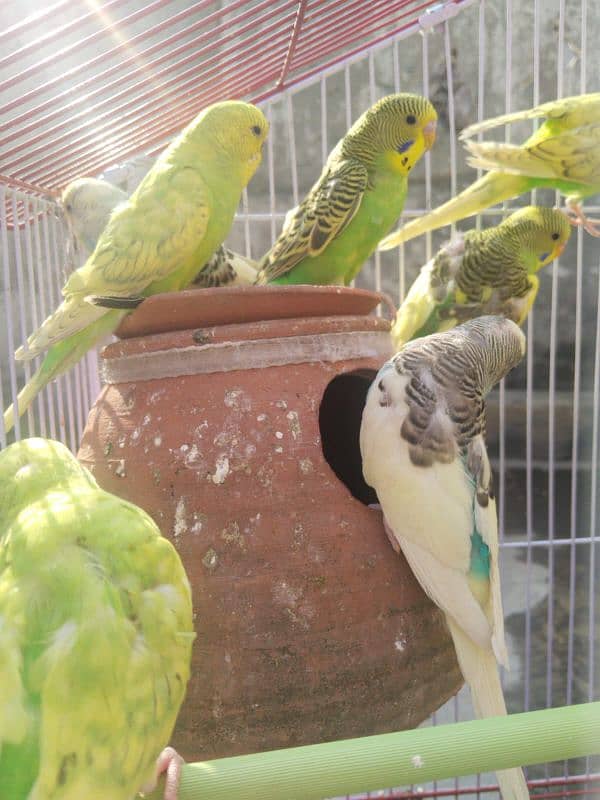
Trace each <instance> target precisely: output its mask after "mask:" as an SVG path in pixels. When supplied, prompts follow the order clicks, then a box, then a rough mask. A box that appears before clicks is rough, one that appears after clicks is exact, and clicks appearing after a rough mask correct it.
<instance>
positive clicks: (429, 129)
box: [423, 119, 437, 150]
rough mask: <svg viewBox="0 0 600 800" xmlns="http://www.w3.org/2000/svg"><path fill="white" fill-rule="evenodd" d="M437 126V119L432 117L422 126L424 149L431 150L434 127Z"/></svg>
mask: <svg viewBox="0 0 600 800" xmlns="http://www.w3.org/2000/svg"><path fill="white" fill-rule="evenodd" d="M436 127H437V120H435V119H432V120H431V122H428V123H427V125H425V127H424V128H423V138H424V139H425V149H426V150H431V148H432V147H433V143H434V142H435V129H436Z"/></svg>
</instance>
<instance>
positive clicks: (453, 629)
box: [360, 316, 529, 800]
mask: <svg viewBox="0 0 600 800" xmlns="http://www.w3.org/2000/svg"><path fill="white" fill-rule="evenodd" d="M524 353H525V336H524V335H523V333H522V331H521V330H520V329H519V328H518V327H517V325H515V323H514V322H512V321H511V320H508V319H506V318H504V317H490V316H486V317H479V318H478V319H474V320H469V321H468V322H465V323H464V324H462V325H459V326H457V327H456V328H454V329H453V330H451V331H446V332H444V333H437V334H433V335H431V336H426V337H424V338H421V339H415V340H414V341H412V342H409V343H408V344H406V345H405V346H404V347H403V348H402V350H400V352H399V353H397V354H396V356H394V358H392V359H391V360H390V361H388V362H387V363H386V364H384V366H383V367H382V368H381V370H380V371H379V373H378V374H377V377H376V378H375V381H374V382H373V384H372V386H371V387H370V389H369V392H368V395H367V401H366V405H365V408H364V411H363V416H362V424H361V430H360V449H361V454H362V460H363V473H364V477H365V480H366V482H367V483H368V484H369V485H370V486H372V487H373V489H375V492H376V493H377V497H378V499H379V502H380V503H381V508H382V510H383V515H384V520H385V525H386V531H387V533H388V536H389V537H390V541H391V542H392V544H393V546H394V548H395V549H396V550H402V553H403V554H404V556H405V557H406V560H407V561H408V563H409V565H410V567H411V569H412V571H413V572H414V574H415V576H416V578H417V580H418V581H419V583H420V584H421V586H422V587H423V589H424V590H425V592H426V593H427V594H428V595H429V597H430V598H431V599H432V600H433V602H434V603H436V605H438V606H439V607H440V608H441V609H442V611H443V612H444V614H445V617H446V622H447V624H448V627H449V629H450V633H451V635H452V640H453V642H454V646H455V648H456V655H457V657H458V663H459V666H460V668H461V671H462V674H463V676H464V678H465V681H466V682H467V683H468V684H469V686H470V688H471V694H472V698H473V705H474V708H475V712H476V714H477V716H478V717H488V716H498V715H503V714H506V706H505V703H504V697H503V694H502V687H501V684H500V677H499V674H498V668H497V662H499V663H500V664H503V665H507V661H508V656H507V652H506V648H505V644H504V621H503V613H502V601H501V594H500V574H499V569H498V522H497V518H496V504H495V501H494V494H493V486H492V472H491V467H490V462H489V458H488V454H487V451H486V446H485V441H484V429H485V418H484V414H485V407H484V397H485V396H486V394H487V393H488V392H489V391H490V389H491V388H492V387H493V386H494V385H495V384H496V383H497V382H498V381H499V380H500V379H501V378H503V377H504V376H505V375H506V373H507V372H509V371H510V370H511V369H512V368H513V367H514V366H516V365H517V364H518V363H519V361H521V359H522V357H523V355H524ZM498 779H499V783H500V788H501V790H502V796H503V798H504V800H524V798H528V797H529V794H528V792H527V786H526V783H525V779H524V777H523V773H522V771H521V770H520V769H511V770H503V771H501V772H498Z"/></svg>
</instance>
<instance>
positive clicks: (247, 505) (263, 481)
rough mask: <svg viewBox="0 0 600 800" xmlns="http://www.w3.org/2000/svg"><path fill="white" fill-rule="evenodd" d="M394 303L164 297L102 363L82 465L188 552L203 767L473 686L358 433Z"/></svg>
mask: <svg viewBox="0 0 600 800" xmlns="http://www.w3.org/2000/svg"><path fill="white" fill-rule="evenodd" d="M380 300H381V296H380V295H377V294H374V293H371V292H365V291H360V290H353V289H340V288H338V287H291V286H290V287H251V288H244V289H243V290H240V289H229V290H227V289H209V290H198V291H188V292H181V293H178V294H175V295H162V296H156V297H152V298H150V299H148V300H147V301H145V302H144V304H143V305H142V306H141V307H140V308H139V309H138V310H136V312H135V313H134V314H132V315H131V316H130V317H128V318H127V319H126V321H125V323H124V324H123V325H122V328H121V331H120V335H122V336H123V337H127V338H123V339H122V340H121V341H118V342H116V343H115V344H111V345H109V346H108V347H107V348H106V349H105V350H104V353H103V362H104V369H105V373H106V379H107V381H108V383H107V384H106V385H105V386H104V388H103V390H102V392H101V394H100V396H99V398H98V400H97V401H96V404H95V406H94V407H93V409H92V411H91V413H90V416H89V419H88V423H87V427H86V429H85V432H84V435H83V440H82V443H81V449H80V451H79V458H80V460H81V461H82V463H83V464H85V465H86V466H87V467H88V468H89V469H91V471H92V472H93V473H94V475H95V476H96V478H97V480H98V482H99V483H100V485H101V486H103V487H104V488H106V489H108V490H110V491H112V492H115V493H116V494H118V495H120V496H122V497H124V498H127V499H128V500H131V501H133V502H134V503H137V504H139V505H140V506H142V507H143V508H144V509H146V510H147V511H148V512H149V513H150V514H151V515H152V517H153V518H154V519H155V520H156V522H157V523H158V525H159V526H160V528H161V530H162V531H163V533H164V535H165V536H167V537H168V538H169V539H171V541H173V542H174V544H175V545H176V547H177V549H178V551H179V553H180V554H181V557H182V559H183V562H184V564H185V567H186V569H187V572H188V575H189V578H190V581H191V584H192V591H193V598H194V608H195V615H196V630H197V634H198V638H197V641H196V644H195V647H194V660H193V666H192V679H191V681H190V685H189V688H188V693H187V698H186V701H185V704H184V707H183V709H182V711H181V714H180V717H179V721H178V725H177V729H176V732H175V735H174V738H173V744H174V745H175V747H177V748H178V749H179V750H180V751H181V752H182V753H183V754H184V755H185V756H186V757H187V758H190V759H199V758H213V757H219V756H226V755H234V754H238V753H248V752H254V751H258V750H266V749H273V748H278V747H286V746H293V745H301V744H309V743H314V742H321V741H325V740H331V739H339V738H346V737H353V736H361V735H368V734H374V733H379V732H384V731H391V730H398V729H402V728H407V727H414V726H416V725H418V724H419V723H420V722H421V721H422V720H423V719H425V718H426V717H427V716H428V715H429V714H430V713H431V712H432V711H433V710H434V709H436V708H438V707H439V706H440V705H441V704H442V703H443V702H444V701H445V700H446V699H447V698H448V697H449V696H450V695H452V694H453V693H455V692H456V691H457V690H458V688H459V687H460V685H461V683H462V679H461V676H460V673H459V670H458V666H457V664H456V661H455V656H454V650H453V647H452V644H451V641H450V639H449V636H448V634H447V632H446V629H445V626H444V623H443V619H442V616H441V614H440V613H439V612H438V610H437V609H436V608H435V607H434V606H433V604H432V603H431V602H430V601H429V600H428V599H427V597H426V596H425V595H424V594H423V592H422V591H421V589H420V587H419V586H418V584H417V582H416V580H415V579H414V577H413V576H412V573H411V572H410V569H409V568H408V566H407V564H406V562H405V561H404V559H403V558H402V557H399V556H397V555H396V554H395V553H394V552H393V550H392V548H391V546H390V544H389V542H388V540H387V538H386V535H385V532H384V529H383V526H382V523H381V514H380V512H379V511H378V510H374V509H372V508H369V507H368V505H367V503H370V502H375V500H376V498H375V497H374V495H373V492H372V490H370V489H369V488H368V487H367V486H366V484H365V483H364V480H363V478H362V473H361V464H360V452H359V449H358V431H359V427H360V417H361V413H362V408H363V405H364V401H365V395H366V391H367V388H368V386H369V383H370V382H371V381H372V379H373V377H374V375H375V371H376V370H377V369H378V368H379V367H380V366H381V364H382V363H383V362H384V361H385V360H386V359H387V358H388V357H389V355H390V354H391V352H390V347H391V345H390V341H389V333H388V332H389V327H390V326H389V322H388V321H387V320H385V319H382V318H379V317H376V316H373V315H369V312H370V311H371V310H372V309H373V308H374V307H375V306H376V305H377V303H378V302H379V301H380Z"/></svg>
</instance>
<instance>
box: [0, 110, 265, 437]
mask: <svg viewBox="0 0 600 800" xmlns="http://www.w3.org/2000/svg"><path fill="white" fill-rule="evenodd" d="M268 128H269V125H268V122H267V120H266V118H265V117H264V115H263V113H262V112H261V111H260V109H258V108H256V107H255V106H253V105H250V104H248V103H242V102H237V101H228V102H224V103H216V104H214V105H212V106H209V107H208V108H206V109H204V111H202V112H201V113H200V114H199V115H198V116H197V117H196V118H195V119H194V120H193V121H192V122H191V123H190V124H189V125H188V126H187V128H185V129H184V130H183V131H182V133H181V134H180V135H179V136H178V137H177V138H176V139H175V140H174V141H173V142H172V143H171V144H170V145H169V147H168V148H167V149H166V150H165V151H164V152H163V153H162V155H160V156H159V158H158V160H157V161H156V163H155V164H154V166H153V167H152V169H151V170H150V171H149V172H148V174H147V175H146V176H145V178H144V179H143V180H142V182H141V183H140V185H139V186H138V187H137V189H136V190H135V192H134V193H133V194H132V195H131V197H130V198H129V200H127V201H126V202H125V203H122V204H120V205H119V206H118V207H117V208H116V209H115V210H114V211H113V212H112V213H111V215H110V217H109V220H108V223H107V224H106V227H105V228H104V230H103V231H102V233H101V234H100V238H99V239H98V242H97V244H96V247H95V249H94V251H93V253H92V254H91V255H90V257H89V258H88V260H87V261H86V262H85V264H84V265H83V266H82V267H80V268H79V269H77V270H75V272H73V273H72V274H71V275H70V276H69V279H68V280H67V282H66V284H65V286H64V287H63V290H62V293H63V295H64V298H65V299H64V300H63V302H62V303H61V305H60V306H59V307H58V308H57V310H56V311H55V312H54V313H53V314H51V315H50V316H49V317H48V318H47V319H46V320H45V321H44V322H43V323H42V325H41V327H40V328H39V329H38V330H37V331H36V332H35V333H33V334H32V335H31V336H30V337H29V339H28V340H27V345H26V346H23V347H20V348H19V349H18V350H17V352H16V353H15V358H16V359H17V360H19V361H21V360H27V359H30V358H33V357H34V356H36V355H38V354H39V353H42V352H43V351H44V350H48V353H47V355H46V357H45V359H44V360H43V362H42V364H41V366H40V368H39V369H38V370H37V372H36V373H35V374H34V376H33V377H32V379H31V381H29V382H28V383H27V384H26V385H25V387H24V388H23V389H22V390H21V392H20V393H19V395H18V407H19V415H20V414H22V413H23V412H24V411H25V410H26V409H27V407H28V406H29V405H30V404H31V401H32V400H33V398H34V397H35V395H36V394H37V393H38V392H39V391H40V390H41V389H42V388H43V387H44V386H45V385H46V384H47V383H49V381H51V380H53V379H54V378H56V377H57V376H58V375H60V374H61V373H63V372H64V371H65V370H66V369H68V368H69V367H70V366H72V365H73V364H75V363H76V362H77V361H78V360H79V359H80V358H81V357H82V356H83V355H84V354H85V353H86V352H87V351H88V350H89V349H90V348H91V347H93V346H94V345H95V344H96V343H97V342H98V341H99V340H101V339H102V338H103V337H104V336H106V335H107V334H108V333H111V332H112V331H113V330H114V329H115V328H116V327H117V325H118V324H119V322H120V320H121V319H122V317H123V315H124V314H125V313H127V311H128V310H130V309H131V308H134V307H135V306H137V305H138V304H139V303H140V302H141V300H142V299H143V298H144V297H147V296H149V295H152V294H158V293H159V292H166V291H176V290H178V289H182V288H185V287H186V286H188V285H189V284H190V283H191V281H192V280H193V279H194V278H195V277H196V276H197V273H198V265H199V264H200V265H202V264H205V263H206V262H207V261H208V260H209V258H210V257H211V256H212V254H213V253H214V252H215V250H216V248H217V247H218V246H219V245H220V244H221V243H222V242H223V240H224V239H225V237H226V236H227V234H228V232H229V229H230V227H231V224H232V221H233V217H234V214H235V211H236V208H237V206H238V203H239V201H240V197H241V193H242V190H243V188H244V187H245V186H246V184H247V183H248V181H249V180H250V179H251V177H252V175H253V174H254V172H255V170H256V168H257V167H258V165H259V164H260V161H261V155H262V145H263V143H264V141H265V138H266V136H267V132H268ZM13 424H14V409H13V407H12V406H11V407H10V408H8V409H7V410H6V411H5V412H4V426H5V429H6V430H10V429H11V428H12V426H13Z"/></svg>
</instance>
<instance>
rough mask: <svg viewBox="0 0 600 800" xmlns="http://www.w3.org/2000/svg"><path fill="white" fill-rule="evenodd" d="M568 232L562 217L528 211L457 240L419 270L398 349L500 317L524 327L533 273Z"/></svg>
mask: <svg viewBox="0 0 600 800" xmlns="http://www.w3.org/2000/svg"><path fill="white" fill-rule="evenodd" d="M570 235H571V226H570V225H569V222H568V220H567V218H566V217H565V215H564V214H563V213H562V211H559V210H558V209H551V208H544V207H542V206H527V207H526V208H522V209H520V210H519V211H516V212H515V213H514V214H511V215H510V216H509V217H507V219H505V220H504V221H503V222H501V223H500V225H496V226H495V227H493V228H486V229H485V230H482V231H476V230H471V231H467V233H459V234H457V235H456V236H455V237H454V238H453V239H452V240H451V241H450V242H448V243H447V244H445V245H444V246H443V247H442V248H441V249H440V250H439V252H438V253H437V254H436V255H435V256H434V257H433V258H432V259H430V260H429V261H428V262H427V264H425V266H424V267H422V268H421V271H420V273H419V275H418V276H417V278H416V280H415V281H414V283H413V284H412V286H411V287H410V289H409V291H408V294H407V295H406V297H405V299H404V301H403V303H402V305H401V306H400V308H399V309H398V312H397V314H396V319H395V321H394V324H393V326H392V339H393V341H394V345H395V346H396V349H398V348H400V347H401V346H402V345H403V344H405V342H408V341H409V340H410V339H413V338H414V339H416V338H418V337H419V336H427V335H428V334H430V333H437V332H438V331H445V330H449V329H450V328H453V327H454V326H455V325H457V324H458V323H460V322H465V321H466V320H467V319H473V318H475V317H480V316H484V315H486V314H500V315H502V316H505V317H508V318H509V319H512V320H513V322H516V323H517V324H518V325H522V324H523V322H524V321H525V319H526V318H527V315H528V314H529V312H530V310H531V307H532V306H533V303H534V301H535V298H536V295H537V292H538V289H539V279H538V277H537V275H536V273H537V272H538V271H539V270H540V269H541V268H542V267H545V266H546V265H547V264H549V263H550V262H551V261H553V260H554V259H555V258H557V257H558V256H559V255H560V254H561V253H562V251H563V249H564V247H565V245H566V243H567V241H568V239H569V236H570Z"/></svg>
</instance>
